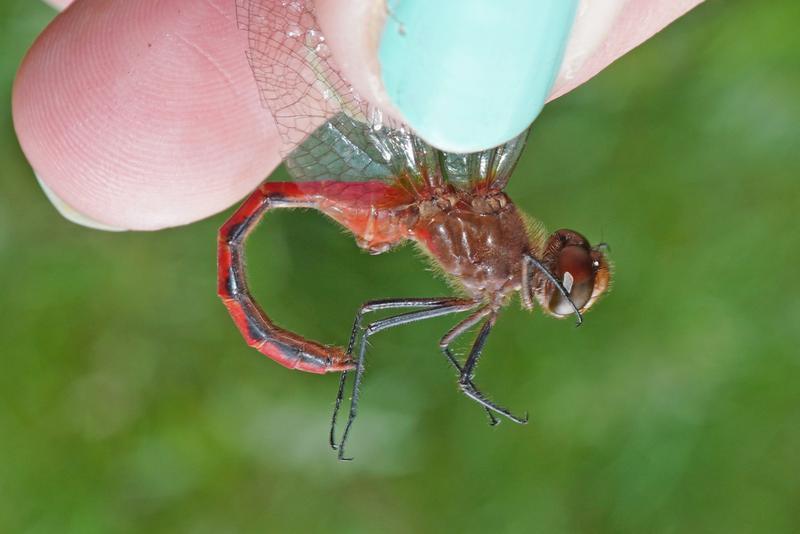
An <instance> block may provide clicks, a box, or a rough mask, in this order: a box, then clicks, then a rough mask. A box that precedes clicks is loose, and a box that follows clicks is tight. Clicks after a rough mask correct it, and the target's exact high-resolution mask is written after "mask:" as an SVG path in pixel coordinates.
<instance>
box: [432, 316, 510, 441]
mask: <svg viewBox="0 0 800 534" xmlns="http://www.w3.org/2000/svg"><path fill="white" fill-rule="evenodd" d="M489 313H491V310H490V309H489V308H482V309H480V310H478V311H477V312H475V313H473V314H472V315H470V316H469V317H467V318H466V319H464V320H463V321H461V322H460V323H458V324H457V325H455V326H454V327H453V328H451V329H450V330H448V332H447V333H446V334H445V335H444V336H442V339H441V340H440V341H439V348H440V349H441V350H442V354H444V355H445V357H446V358H447V361H449V362H450V365H452V366H453V367H454V368H455V370H456V371H457V372H458V375H459V377H460V376H461V373H462V372H463V371H462V369H461V365H460V364H459V363H458V359H456V357H455V356H454V355H453V352H452V351H451V350H450V345H451V344H452V343H453V342H454V341H455V340H456V339H457V338H459V337H460V336H462V335H464V334H465V333H466V332H467V331H468V330H469V329H470V328H472V327H473V326H474V325H475V324H477V323H478V322H480V320H481V319H483V318H484V317H486V316H487V315H488V314H489ZM470 386H472V387H473V388H475V384H473V383H472V381H471V380H470ZM484 410H486V415H488V416H489V425H490V426H495V425H497V424H498V423H500V420H499V419H497V417H495V416H494V414H493V413H492V411H491V410H490V409H489V408H486V407H484Z"/></svg>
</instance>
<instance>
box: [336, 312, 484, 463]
mask: <svg viewBox="0 0 800 534" xmlns="http://www.w3.org/2000/svg"><path fill="white" fill-rule="evenodd" d="M450 302H451V304H450V305H442V306H437V307H434V308H430V309H427V310H420V311H414V312H408V313H403V314H400V315H394V316H392V317H387V318H385V319H380V320H378V321H375V322H373V323H371V324H369V325H368V326H367V327H366V328H365V329H364V332H363V334H362V335H361V341H360V342H359V344H358V361H357V362H356V371H355V372H356V376H355V380H353V390H352V392H353V393H352V395H351V397H350V413H349V414H348V417H347V423H346V425H345V427H344V432H342V437H341V439H340V440H339V445H338V447H334V448H337V449H338V451H339V455H338V458H339V459H340V460H352V458H346V457H345V456H344V445H345V443H346V442H347V437H348V436H349V434H350V428H351V427H352V425H353V421H355V418H356V415H357V414H358V399H359V393H360V387H361V379H362V377H363V374H364V360H365V356H366V352H367V342H368V340H369V338H370V336H373V335H375V334H377V333H378V332H380V331H382V330H388V329H389V328H394V327H396V326H401V325H404V324H409V323H415V322H417V321H423V320H425V319H432V318H434V317H441V316H443V315H449V314H453V313H460V312H464V311H468V310H471V309H472V308H474V307H475V306H477V303H476V302H475V301H471V300H464V299H452V300H451V301H450ZM396 307H401V306H396ZM382 309H387V308H382ZM340 384H342V382H340ZM334 421H335V415H334Z"/></svg>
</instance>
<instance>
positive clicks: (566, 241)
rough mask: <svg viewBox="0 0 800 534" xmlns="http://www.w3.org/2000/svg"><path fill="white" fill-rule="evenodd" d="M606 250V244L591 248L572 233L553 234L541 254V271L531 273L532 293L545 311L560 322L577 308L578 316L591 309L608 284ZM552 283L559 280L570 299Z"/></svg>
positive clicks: (608, 273) (584, 239)
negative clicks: (559, 319)
mask: <svg viewBox="0 0 800 534" xmlns="http://www.w3.org/2000/svg"><path fill="white" fill-rule="evenodd" d="M606 250H608V245H606V244H605V243H601V244H599V245H597V246H595V247H592V246H591V245H590V244H589V241H588V240H587V239H586V238H585V237H583V236H582V235H581V234H579V233H578V232H575V231H573V230H566V229H561V230H557V231H555V232H553V234H552V235H551V236H550V237H549V238H548V239H547V242H546V244H545V247H544V250H543V252H542V256H541V260H540V265H541V267H543V269H541V268H540V269H539V271H538V272H536V271H534V272H533V273H532V274H533V277H534V282H535V283H534V284H533V287H534V288H535V290H534V293H535V296H536V299H537V300H538V301H539V304H540V305H541V306H542V308H543V309H544V311H545V312H547V313H548V314H550V315H552V316H554V317H559V318H563V317H568V316H570V315H573V314H574V313H575V309H576V308H577V310H578V311H580V312H584V311H586V310H588V309H589V308H591V307H592V305H593V304H594V303H595V302H597V299H599V298H600V296H601V295H603V293H605V292H606V290H607V289H608V286H609V283H610V281H611V267H610V264H609V262H608V259H606V255H605V252H606ZM544 269H546V270H547V271H548V272H549V274H551V275H552V278H551V277H550V276H547V274H546V273H545V272H544ZM553 279H555V280H558V282H559V283H560V284H561V286H562V288H563V289H564V292H565V293H566V294H567V295H568V296H569V298H566V297H565V296H564V292H562V291H561V289H560V288H558V287H557V286H556V284H555V283H554V280H553ZM570 301H572V302H570ZM573 305H574V307H573ZM579 319H580V318H579Z"/></svg>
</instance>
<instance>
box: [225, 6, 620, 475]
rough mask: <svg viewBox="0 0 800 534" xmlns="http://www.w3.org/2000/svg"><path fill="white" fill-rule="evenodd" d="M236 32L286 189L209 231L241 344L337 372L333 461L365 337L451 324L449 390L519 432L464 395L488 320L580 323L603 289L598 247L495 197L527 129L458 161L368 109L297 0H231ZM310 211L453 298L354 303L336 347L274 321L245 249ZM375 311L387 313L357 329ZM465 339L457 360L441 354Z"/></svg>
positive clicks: (356, 387) (606, 275)
mask: <svg viewBox="0 0 800 534" xmlns="http://www.w3.org/2000/svg"><path fill="white" fill-rule="evenodd" d="M237 20H238V23H239V26H240V28H242V29H243V30H245V31H246V32H247V35H248V49H247V51H246V54H247V57H248V60H249V62H250V65H251V68H252V70H253V73H254V77H255V81H256V85H257V87H258V91H259V94H260V96H261V99H262V103H263V104H264V107H265V108H267V109H268V110H269V112H270V113H271V114H272V116H273V117H274V119H275V123H276V124H277V126H278V129H279V132H280V134H281V139H282V142H283V143H284V144H285V151H286V153H287V156H286V158H285V165H286V167H287V169H288V172H289V174H290V175H291V177H292V180H291V181H278V182H271V181H265V182H264V183H262V184H261V185H260V186H259V187H258V189H256V190H255V191H254V192H253V193H252V194H251V195H250V197H249V198H247V199H246V200H245V201H244V203H243V204H242V205H241V207H239V208H238V210H237V211H236V212H235V213H234V214H233V215H232V216H231V217H230V218H229V219H228V220H227V222H225V224H224V225H223V226H222V227H221V228H220V230H219V235H218V294H219V296H220V297H221V298H222V301H223V302H224V304H225V306H226V307H227V309H228V311H229V313H230V315H231V317H232V318H233V321H234V323H235V324H236V326H237V327H238V329H239V330H240V332H241V334H242V336H243V337H244V339H245V341H246V342H247V344H248V345H250V346H251V347H253V348H255V349H257V350H258V351H260V352H261V353H262V354H264V355H266V356H267V357H269V358H271V359H272V360H274V361H276V362H278V363H279V364H281V365H283V366H285V367H288V368H289V369H295V370H299V371H306V372H310V373H318V374H323V373H331V372H333V373H341V376H340V380H339V386H338V390H337V395H336V400H335V404H334V410H333V415H332V418H331V427H330V434H329V443H330V446H331V448H333V449H334V450H335V451H337V455H338V458H339V459H340V460H349V459H351V458H349V457H348V456H347V455H346V454H345V445H346V443H347V440H348V437H349V435H350V431H351V427H352V425H353V422H354V421H355V419H356V416H357V414H358V405H359V396H360V392H361V384H362V381H363V374H364V362H365V358H366V352H367V347H368V340H369V339H370V338H371V337H372V336H374V335H375V334H377V333H379V332H382V331H385V330H388V329H391V328H395V327H399V326H402V325H407V324H410V323H416V322H419V321H424V320H427V319H433V318H437V317H442V316H446V315H456V314H463V315H464V317H463V318H461V319H460V320H459V321H458V322H457V323H456V324H455V326H453V327H452V328H450V329H449V330H448V331H447V332H446V333H445V334H444V335H443V336H442V338H441V339H440V340H439V343H438V349H439V351H440V352H441V353H442V355H443V356H444V359H445V360H446V362H447V363H449V365H450V366H451V367H452V368H453V369H454V371H455V374H456V375H457V377H458V386H459V388H460V389H461V391H462V392H463V393H464V394H465V395H466V396H467V397H469V398H470V399H472V400H473V401H475V402H477V403H478V404H479V405H480V406H482V407H483V409H484V410H485V411H486V413H487V415H488V418H489V422H490V424H492V425H494V424H497V423H498V422H499V420H500V418H506V419H508V420H511V421H513V422H515V423H520V424H524V423H526V422H527V414H525V415H524V416H518V415H515V414H514V413H512V412H511V411H509V410H508V409H506V408H504V407H502V406H500V405H498V404H496V403H495V402H493V401H492V400H490V398H489V397H488V396H487V395H485V394H484V393H483V392H482V391H481V390H480V389H479V388H478V386H476V384H475V371H476V368H477V365H478V362H479V360H480V358H481V355H482V354H483V349H484V346H485V344H486V341H487V338H488V336H489V334H490V332H491V331H492V328H493V327H494V325H495V323H496V321H497V318H498V316H499V314H500V311H501V310H502V309H503V308H504V307H505V306H506V305H507V304H509V302H510V301H511V300H512V298H513V297H514V296H515V295H518V296H519V298H520V302H521V304H522V307H523V308H525V309H528V310H531V309H533V308H534V307H536V306H537V305H538V307H540V308H541V309H542V310H543V311H544V312H545V313H546V314H548V315H551V316H553V317H557V318H565V317H569V316H574V317H575V319H576V323H577V325H580V324H581V323H582V321H583V313H584V312H586V310H588V309H589V308H590V307H592V306H593V305H594V304H595V302H597V300H598V299H599V298H600V297H601V296H602V295H603V294H604V293H605V292H606V290H607V289H608V287H609V283H610V279H611V267H610V263H609V260H608V259H607V258H606V254H605V253H606V246H605V245H604V244H600V245H597V246H592V245H591V244H590V243H589V241H588V240H587V239H586V238H585V237H584V236H583V235H581V234H580V233H578V232H575V231H573V230H567V229H561V230H557V231H555V232H553V233H551V234H549V235H548V234H547V233H546V232H545V230H544V227H543V225H542V224H541V223H539V222H538V221H536V220H535V219H533V218H531V217H529V216H527V215H525V214H524V213H523V212H522V211H520V210H519V209H518V208H517V207H516V206H515V204H514V203H513V202H512V200H511V199H510V198H509V196H508V195H507V194H506V193H505V192H504V189H505V187H506V185H507V184H508V181H509V179H510V177H511V175H512V173H513V171H514V167H515V166H516V164H517V161H518V160H519V158H520V155H521V154H522V152H523V149H524V147H525V143H526V139H527V132H523V133H521V134H520V135H519V136H517V137H516V138H514V139H512V140H510V141H508V142H506V143H504V144H503V145H500V146H498V147H495V148H492V149H489V150H483V151H480V152H475V153H470V154H456V153H450V152H445V151H442V150H438V149H436V148H435V147H433V146H431V145H429V144H428V143H426V142H425V141H424V140H423V139H421V138H420V137H418V136H416V135H415V134H414V133H413V131H411V130H410V129H409V128H408V127H406V126H405V125H403V124H401V123H398V122H396V121H395V120H393V119H389V118H384V116H383V115H382V114H381V113H380V112H379V111H377V110H375V109H374V108H370V106H369V105H368V104H366V103H365V102H364V101H363V99H361V98H360V97H359V95H358V94H357V92H356V91H355V90H353V88H352V87H351V86H350V85H349V84H348V83H347V82H346V80H345V79H344V77H343V76H342V75H341V74H340V72H339V69H338V67H337V66H336V64H335V61H334V60H333V58H332V57H331V54H330V50H329V49H328V48H327V43H326V41H325V37H324V35H323V34H322V32H321V31H320V29H319V27H318V25H317V22H316V18H315V16H314V9H313V5H312V4H310V3H308V2H301V1H299V0H292V1H284V2H281V3H280V5H278V2H275V1H267V0H237ZM284 208H287V209H296V208H311V209H315V210H318V211H319V212H321V213H323V214H325V215H326V216H327V217H329V218H330V219H332V220H333V221H335V222H336V223H338V224H339V225H341V226H342V227H344V228H345V229H346V230H348V231H349V232H350V233H351V234H352V235H353V236H354V237H355V241H356V243H357V245H358V246H359V247H360V248H362V249H364V250H366V251H367V252H368V253H370V254H382V253H385V252H387V251H389V250H391V249H393V248H395V247H397V246H399V245H402V244H404V243H408V242H411V243H413V244H414V245H416V247H417V248H418V249H419V250H421V251H422V252H423V253H424V255H425V256H427V258H428V259H429V261H430V262H431V263H432V264H433V265H434V266H435V267H436V268H437V270H439V271H440V272H441V273H442V274H443V275H444V276H445V277H446V278H447V279H448V281H449V282H450V285H451V286H452V287H454V288H456V290H457V295H456V296H440V297H431V298H417V297H415V298H390V299H380V300H372V301H368V302H365V303H364V304H363V305H362V306H361V307H360V308H359V309H358V310H357V312H356V313H355V319H354V321H353V326H352V329H351V331H350V335H349V338H348V342H347V344H346V346H334V345H326V344H323V343H319V342H316V341H314V340H311V339H308V338H306V337H304V336H302V335H299V334H297V333H295V332H292V331H290V330H287V329H285V328H282V327H280V326H279V325H277V324H275V323H274V322H273V321H272V320H271V319H270V317H269V316H268V315H267V313H266V312H265V311H264V309H263V308H262V307H261V306H260V305H259V303H258V302H257V301H256V299H255V298H254V296H253V294H252V293H251V291H250V289H249V287H248V284H247V274H246V269H245V251H244V246H245V241H246V239H247V237H248V235H250V233H251V232H252V230H253V229H254V228H255V227H256V226H257V225H258V223H259V221H260V220H261V219H262V218H263V217H264V215H265V214H266V213H267V212H269V211H271V210H275V209H284ZM378 311H389V312H391V315H389V316H387V317H383V318H380V319H377V320H372V321H367V320H366V318H367V317H368V316H369V315H370V314H372V313H374V312H378ZM472 330H477V335H475V337H474V340H473V341H472V344H471V348H470V349H469V351H468V353H467V354H466V357H465V358H464V359H463V361H461V360H459V358H458V357H457V356H456V354H455V351H454V350H453V349H452V346H453V344H454V342H456V340H458V339H459V338H461V337H462V336H464V335H465V334H467V333H469V332H470V331H472ZM351 375H352V377H353V379H352V381H351V386H350V394H349V401H350V404H349V410H348V413H347V421H346V423H345V425H344V429H343V431H342V432H341V434H340V435H339V436H338V437H337V430H336V427H337V418H338V417H339V413H340V411H341V408H342V404H343V401H344V398H345V390H346V389H347V384H348V377H349V376H351Z"/></svg>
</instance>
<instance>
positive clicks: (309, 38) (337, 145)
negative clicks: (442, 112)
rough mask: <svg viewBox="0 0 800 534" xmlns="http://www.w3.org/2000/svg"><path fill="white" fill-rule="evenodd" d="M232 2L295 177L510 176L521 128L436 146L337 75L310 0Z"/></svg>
mask: <svg viewBox="0 0 800 534" xmlns="http://www.w3.org/2000/svg"><path fill="white" fill-rule="evenodd" d="M236 7H237V21H238V24H239V27H240V28H242V29H243V30H245V31H247V34H248V50H247V58H248V60H249V62H250V66H251V68H252V70H253V74H254V77H255V80H256V85H257V86H258V91H259V94H260V97H261V101H262V103H263V104H264V106H265V107H266V108H268V109H269V111H270V112H271V113H272V116H273V117H274V119H275V123H276V124H277V127H278V131H279V133H280V136H281V139H282V153H283V155H284V156H285V157H286V165H287V168H288V170H289V173H290V174H291V175H292V177H293V178H294V179H295V180H298V181H309V180H344V181H365V180H373V179H383V180H387V181H392V180H396V179H397V178H398V177H400V176H405V177H410V178H415V179H418V180H424V181H428V180H429V178H431V177H434V178H438V179H441V180H446V181H449V182H451V183H453V184H454V185H456V186H458V187H469V186H470V185H472V184H474V183H476V182H484V183H485V182H493V183H494V184H495V185H496V186H498V187H504V186H505V185H506V183H507V182H508V178H509V177H510V175H511V172H512V171H513V169H514V166H515V164H516V162H517V160H518V158H519V156H520V154H521V153H522V149H523V148H524V145H525V139H526V137H527V132H523V133H522V134H521V135H520V136H519V137H517V138H515V139H513V140H511V141H509V142H508V143H505V144H504V145H501V146H499V147H496V148H493V149H490V150H484V151H481V152H476V153H472V154H453V153H448V152H442V151H440V150H438V149H435V148H433V147H432V146H430V145H429V144H427V143H426V142H425V141H423V140H422V139H420V138H419V137H417V136H416V135H414V134H413V133H412V132H411V131H410V130H409V129H408V128H407V127H406V126H404V125H402V124H397V123H395V122H393V121H391V120H387V119H384V117H383V116H382V115H381V113H380V112H379V111H378V110H371V109H370V108H369V106H368V105H367V104H366V103H365V102H364V101H363V99H361V98H360V97H359V96H358V94H357V93H356V92H355V91H354V90H353V88H352V86H350V84H348V83H347V82H346V81H345V80H344V79H343V78H342V76H341V75H340V73H339V69H338V68H337V66H336V64H335V63H334V61H333V59H332V58H331V57H330V51H329V49H328V46H327V44H326V42H325V37H324V36H323V35H322V32H321V31H320V29H319V27H318V25H317V22H316V19H315V17H314V13H313V4H312V3H311V2H309V1H308V0H306V1H302V0H236Z"/></svg>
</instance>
